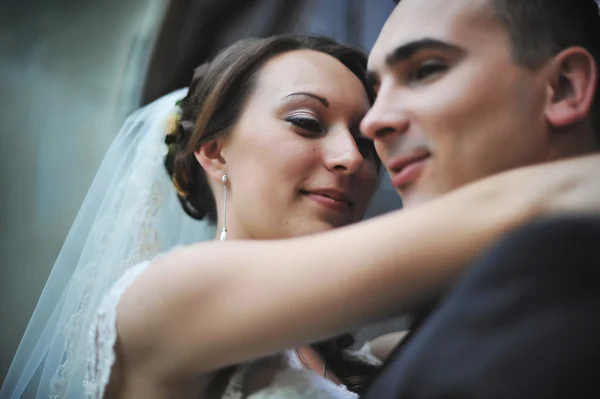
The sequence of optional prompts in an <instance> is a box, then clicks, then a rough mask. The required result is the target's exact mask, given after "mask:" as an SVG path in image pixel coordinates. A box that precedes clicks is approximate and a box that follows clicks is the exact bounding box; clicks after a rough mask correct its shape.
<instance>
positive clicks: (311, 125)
mask: <svg viewBox="0 0 600 399" xmlns="http://www.w3.org/2000/svg"><path fill="white" fill-rule="evenodd" d="M285 121H286V122H288V123H291V124H292V125H294V126H295V127H297V128H299V129H301V130H303V131H305V132H308V133H309V134H308V135H307V136H313V137H316V136H320V135H322V134H323V133H325V129H324V128H323V126H322V125H321V123H320V122H319V121H318V120H316V119H314V118H311V117H305V116H298V115H291V116H288V117H287V118H285ZM355 140H356V146H357V147H358V149H359V151H360V153H361V154H362V155H363V156H364V157H367V158H375V157H376V152H375V143H374V142H373V141H372V140H370V139H368V138H365V137H356V136H355Z"/></svg>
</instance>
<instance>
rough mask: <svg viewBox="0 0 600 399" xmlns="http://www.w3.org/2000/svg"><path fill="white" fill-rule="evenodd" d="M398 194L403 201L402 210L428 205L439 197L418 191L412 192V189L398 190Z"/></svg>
mask: <svg viewBox="0 0 600 399" xmlns="http://www.w3.org/2000/svg"><path fill="white" fill-rule="evenodd" d="M396 192H397V193H398V195H399V196H400V198H401V199H402V208H409V209H410V208H413V207H415V206H418V205H421V204H424V203H427V202H429V201H431V200H433V199H435V198H436V197H438V195H434V194H431V193H425V192H420V191H418V190H411V189H408V190H403V189H397V190H396Z"/></svg>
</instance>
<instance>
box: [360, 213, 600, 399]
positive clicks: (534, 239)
mask: <svg viewBox="0 0 600 399" xmlns="http://www.w3.org/2000/svg"><path fill="white" fill-rule="evenodd" d="M364 397H365V398H368V399H387V398H411V399H413V398H414V399H433V398H436V399H441V398H444V399H449V398H486V399H492V398H498V399H519V398H523V399H525V398H526V399H536V398H540V399H542V398H543V399H554V398H600V220H598V219H591V218H583V217H577V218H575V217H563V218H553V219H548V220H543V221H538V222H536V223H533V224H531V225H529V226H526V227H525V228H523V229H521V230H519V231H517V232H515V233H512V234H510V235H509V236H508V237H506V238H505V239H503V240H502V241H501V242H499V243H498V244H497V245H495V246H494V247H493V248H492V249H491V250H489V251H487V253H486V254H485V255H484V256H483V257H482V258H481V259H480V260H479V261H478V262H476V263H475V264H474V265H473V267H472V268H470V269H469V271H467V273H466V274H465V275H464V276H463V277H462V278H461V280H460V282H459V283H458V284H457V285H456V286H455V287H454V288H453V290H452V291H451V292H450V294H449V295H448V296H447V297H446V298H445V299H444V300H443V301H442V302H441V304H440V305H439V306H438V307H437V308H436V309H435V310H434V311H433V312H432V313H431V314H430V315H429V316H428V317H427V318H426V319H425V321H424V322H423V323H422V325H421V326H420V327H419V328H417V330H416V331H414V332H413V334H412V337H411V339H410V340H409V341H408V342H407V343H406V344H405V345H403V346H402V347H400V348H399V349H397V350H396V351H395V352H394V353H393V354H392V355H391V357H390V358H389V360H388V361H387V362H386V364H385V365H384V368H383V369H382V371H381V372H380V374H379V376H378V377H377V378H376V379H375V380H374V382H373V383H372V385H371V387H370V388H369V389H368V390H367V392H366V394H365V395H364Z"/></svg>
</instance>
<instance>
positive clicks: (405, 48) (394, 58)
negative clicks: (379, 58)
mask: <svg viewBox="0 0 600 399" xmlns="http://www.w3.org/2000/svg"><path fill="white" fill-rule="evenodd" d="M424 50H446V51H451V52H453V53H459V54H462V53H464V52H465V50H464V49H462V48H460V47H459V46H457V45H454V44H450V43H446V42H442V41H440V40H437V39H432V38H428V37H426V38H423V39H420V40H413V41H411V42H408V43H406V44H403V45H401V46H398V47H396V48H395V49H394V51H392V52H391V53H390V54H389V55H388V56H387V57H386V58H385V63H386V64H387V66H388V67H390V68H392V67H394V66H395V65H396V64H398V63H399V62H402V61H407V60H409V59H410V58H411V57H413V56H414V55H415V54H417V53H418V52H420V51H424ZM366 78H367V84H368V85H369V86H370V87H373V86H375V85H377V84H378V83H379V74H378V73H377V72H376V71H367V74H366Z"/></svg>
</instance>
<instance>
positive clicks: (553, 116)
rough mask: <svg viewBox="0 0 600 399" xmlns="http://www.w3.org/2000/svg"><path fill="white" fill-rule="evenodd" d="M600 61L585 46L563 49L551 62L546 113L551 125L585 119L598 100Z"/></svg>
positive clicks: (558, 126) (570, 123) (561, 124)
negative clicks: (597, 68) (596, 93)
mask: <svg viewBox="0 0 600 399" xmlns="http://www.w3.org/2000/svg"><path fill="white" fill-rule="evenodd" d="M597 79H598V77H597V71H596V61H595V60H594V57H592V55H591V54H590V53H589V52H588V51H587V50H586V49H584V48H582V47H570V48H568V49H566V50H563V51H561V52H560V53H558V54H557V55H556V56H554V59H553V60H552V62H551V64H550V74H549V80H548V94H549V96H548V100H547V103H546V107H545V115H546V119H547V121H548V122H549V123H550V125H552V126H554V127H557V128H562V127H566V126H569V125H572V124H574V123H576V122H579V121H581V120H583V119H585V118H586V117H587V116H588V114H589V112H590V108H591V106H592V103H593V101H594V92H595V90H596V83H597Z"/></svg>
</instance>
